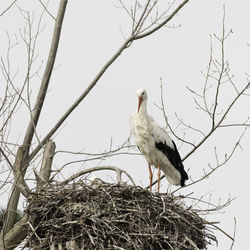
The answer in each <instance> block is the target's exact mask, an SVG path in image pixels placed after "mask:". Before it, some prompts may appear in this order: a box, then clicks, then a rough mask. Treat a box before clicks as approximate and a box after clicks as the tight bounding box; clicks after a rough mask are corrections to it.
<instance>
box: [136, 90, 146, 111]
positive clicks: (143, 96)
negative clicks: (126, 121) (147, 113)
mask: <svg viewBox="0 0 250 250" xmlns="http://www.w3.org/2000/svg"><path fill="white" fill-rule="evenodd" d="M136 94H137V96H138V110H137V112H138V113H139V110H140V107H141V104H142V102H143V101H145V100H146V99H147V91H146V90H145V89H138V90H137V91H136Z"/></svg>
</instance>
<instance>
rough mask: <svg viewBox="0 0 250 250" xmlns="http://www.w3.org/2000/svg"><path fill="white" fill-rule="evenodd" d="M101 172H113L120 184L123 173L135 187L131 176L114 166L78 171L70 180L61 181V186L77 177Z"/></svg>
mask: <svg viewBox="0 0 250 250" xmlns="http://www.w3.org/2000/svg"><path fill="white" fill-rule="evenodd" d="M102 170H112V171H115V172H116V174H117V181H118V183H120V182H121V175H122V173H124V174H125V175H126V176H127V177H128V178H129V180H130V181H131V182H132V183H133V185H134V186H135V182H134V180H133V178H132V177H131V175H130V174H129V173H128V172H126V171H125V170H123V169H120V168H118V167H114V166H99V167H93V168H88V169H85V170H83V171H80V172H79V173H76V174H74V175H72V176H71V177H70V178H68V179H66V180H65V181H63V182H62V184H67V183H69V182H71V181H73V180H75V179H76V178H78V177H80V176H82V175H85V174H88V173H92V172H95V171H102Z"/></svg>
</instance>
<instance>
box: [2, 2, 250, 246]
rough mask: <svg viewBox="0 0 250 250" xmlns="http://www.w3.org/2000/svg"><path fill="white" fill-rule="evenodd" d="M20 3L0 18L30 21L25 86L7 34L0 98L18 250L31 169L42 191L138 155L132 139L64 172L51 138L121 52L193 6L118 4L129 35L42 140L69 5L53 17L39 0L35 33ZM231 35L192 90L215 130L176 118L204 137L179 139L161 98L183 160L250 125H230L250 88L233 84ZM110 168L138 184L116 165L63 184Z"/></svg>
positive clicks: (6, 232) (12, 241)
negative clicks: (227, 89)
mask: <svg viewBox="0 0 250 250" xmlns="http://www.w3.org/2000/svg"><path fill="white" fill-rule="evenodd" d="M16 2H17V1H13V2H12V3H11V4H10V5H9V6H7V7H6V8H5V9H4V10H3V11H2V13H1V14H0V17H1V16H2V15H6V14H8V11H9V10H10V9H11V8H16V10H17V11H20V14H21V15H22V16H23V18H24V19H25V21H26V27H25V28H24V30H23V32H20V37H21V41H22V42H23V43H24V44H25V46H26V51H27V68H26V74H25V77H24V79H23V81H22V84H21V86H20V85H17V84H16V75H17V72H13V71H12V68H11V59H10V54H11V52H12V50H13V48H15V46H18V44H19V43H20V41H19V39H18V38H17V37H15V40H14V42H13V41H12V40H11V39H10V36H9V34H7V37H8V38H9V46H8V50H7V53H6V59H3V58H2V57H1V70H2V75H3V77H4V79H5V89H4V91H3V92H2V93H3V94H2V95H1V99H0V117H1V121H2V122H1V127H0V137H1V145H0V164H1V166H3V167H2V168H1V172H0V175H1V176H3V178H2V181H1V182H0V187H1V190H3V189H4V190H8V189H9V187H10V186H11V190H8V191H9V193H10V195H9V200H8V204H7V212H6V215H5V218H4V223H3V227H2V230H1V239H0V249H13V248H14V247H16V246H17V245H19V244H20V242H22V241H23V240H24V239H25V237H26V236H27V234H26V231H25V230H24V229H25V228H27V227H28V226H29V225H28V224H27V214H24V215H23V217H22V219H21V220H20V221H19V222H17V223H16V221H15V217H16V212H17V207H18V204H19V202H20V194H22V195H23V196H24V197H27V196H28V195H29V194H30V193H31V192H32V191H31V185H29V182H28V177H27V171H28V170H31V168H32V166H33V165H34V162H36V164H37V165H38V166H39V168H37V169H34V171H33V172H34V175H35V179H36V184H35V188H41V187H43V185H45V184H46V183H48V182H50V181H53V180H54V179H55V176H57V175H58V174H59V173H60V172H61V170H62V169H63V168H64V167H66V166H67V165H69V164H72V163H74V162H77V163H79V162H87V161H89V160H97V159H103V158H107V157H111V156H114V155H119V154H138V152H135V151H132V150H131V148H133V145H131V143H130V140H129V139H128V140H126V141H125V142H124V144H122V145H121V146H119V147H118V148H115V149H114V148H113V147H112V145H111V146H110V149H109V150H105V151H104V152H103V153H94V154H91V153H86V152H75V153H73V152H63V153H70V154H77V155H81V156H82V160H80V161H79V160H77V161H71V162H69V163H65V164H64V165H63V166H62V167H61V168H60V169H58V170H53V169H52V160H53V156H54V155H55V154H57V153H62V151H61V150H60V149H59V150H58V151H57V152H55V143H54V142H53V141H52V140H51V138H52V137H53V136H54V135H55V133H56V132H57V131H58V129H59V128H60V127H61V125H62V124H63V122H64V121H65V120H66V119H67V118H68V117H69V115H70V114H71V113H72V112H73V111H74V110H75V108H76V107H77V106H78V105H79V104H80V103H81V102H82V101H83V100H84V99H85V97H86V96H87V95H88V94H89V93H90V92H91V91H92V90H93V88H94V87H95V86H96V85H97V83H98V81H99V80H100V79H101V77H102V76H103V75H104V73H105V72H106V70H107V69H108V68H109V67H110V66H111V65H112V64H113V63H114V62H115V61H116V59H117V58H118V57H119V56H120V55H121V54H122V52H124V50H126V49H128V48H129V47H130V46H131V45H132V44H133V43H134V42H136V41H137V40H139V39H143V38H145V37H148V36H150V35H152V34H154V33H155V32H157V31H158V30H159V29H162V28H164V27H166V26H167V25H168V24H169V22H170V21H171V20H172V19H173V18H174V17H175V16H176V14H177V13H179V12H180V10H181V9H182V8H184V6H185V5H186V4H187V3H188V0H184V1H170V2H169V3H167V4H166V3H165V2H164V1H153V0H147V1H137V0H135V1H133V4H131V3H130V4H129V5H127V3H126V2H125V1H120V0H119V1H118V3H119V7H121V8H122V10H124V11H125V12H126V13H127V14H128V16H129V17H130V20H131V29H130V32H129V34H128V35H126V36H125V35H124V42H123V43H122V44H121V46H120V48H118V49H117V51H116V52H115V53H114V54H113V55H112V56H111V57H110V59H109V60H108V61H107V62H106V63H105V64H104V65H103V67H102V68H101V69H100V70H99V72H98V73H97V74H96V76H95V77H94V79H93V80H92V81H91V82H90V83H89V85H88V86H87V88H86V89H85V90H84V91H83V92H82V93H81V94H80V96H79V97H78V98H77V99H76V100H75V102H74V103H73V104H72V105H71V106H70V107H69V108H68V109H67V110H66V111H65V113H64V114H63V115H62V117H61V118H60V119H59V120H58V121H57V122H56V123H55V124H54V125H53V126H51V128H50V130H49V132H48V133H47V134H46V135H45V136H44V137H43V138H42V139H40V136H41V135H38V133H37V131H36V129H37V124H38V123H39V118H40V114H41V111H42V110H43V109H44V102H45V100H46V94H47V92H48V86H49V84H50V78H51V74H52V73H53V68H54V62H55V59H56V55H57V49H58V44H59V40H60V35H61V29H62V25H63V20H64V14H65V11H66V7H67V2H68V1H67V0H61V1H60V5H59V7H58V12H57V16H56V17H54V16H53V15H52V14H51V12H50V10H49V9H48V8H47V6H46V4H45V3H44V2H42V1H40V0H39V3H40V4H41V6H42V8H43V10H42V12H41V15H40V17H39V19H38V22H37V23H38V24H37V27H36V30H35V32H34V31H33V26H34V16H33V15H32V14H31V13H29V12H27V11H25V10H23V9H22V8H21V7H19V6H18V5H17V3H16ZM45 15H48V16H49V18H51V19H52V20H53V21H54V32H53V36H52V41H51V45H50V51H49V55H48V59H47V62H46V66H45V69H44V73H43V76H42V79H41V83H40V89H39V90H38V92H37V97H36V98H35V103H34V105H33V104H32V101H31V98H30V97H31V90H32V89H31V86H30V81H31V79H32V77H33V76H34V75H37V74H38V72H39V71H40V67H41V65H38V69H37V68H36V69H35V70H34V69H33V66H34V63H35V61H36V57H37V54H36V45H37V40H38V39H39V34H40V33H41V32H42V31H43V25H42V19H43V17H44V16H45ZM223 22H224V21H223ZM229 34H230V32H229V33H227V32H226V31H225V26H224V23H223V32H222V35H221V37H217V36H215V39H217V40H218V41H219V43H220V45H221V55H220V60H215V59H214V56H213V50H212V47H211V54H210V60H209V65H208V68H207V72H206V73H205V74H204V77H205V81H204V86H203V91H202V93H199V92H198V91H196V90H191V89H189V90H190V92H191V93H192V94H193V95H194V96H195V102H196V105H197V107H198V108H199V109H200V110H201V111H202V112H205V113H206V114H207V115H208V117H209V119H210V121H211V127H210V129H209V130H208V131H203V130H201V129H199V128H195V126H190V125H188V124H186V123H185V122H184V121H183V120H182V119H181V118H179V117H177V118H178V120H179V124H180V126H183V127H186V128H188V129H190V130H192V131H195V132H197V133H199V134H200V135H201V139H200V141H197V142H195V143H194V142H191V141H188V140H186V139H185V137H183V136H182V135H179V134H178V133H177V132H176V130H175V129H174V128H173V127H172V126H171V124H170V123H169V122H168V120H167V115H166V109H165V107H164V102H163V100H164V98H163V94H162V99H161V104H162V105H161V107H160V108H161V109H162V111H163V115H164V117H165V120H166V124H167V126H168V128H169V129H170V131H171V132H172V133H173V135H174V136H175V137H176V138H177V139H179V140H180V141H181V142H182V143H185V144H187V145H189V146H190V152H189V153H188V154H187V155H186V156H185V157H184V159H183V160H185V159H186V158H187V157H189V156H190V155H192V154H193V153H194V152H195V151H196V150H197V149H198V148H199V147H201V146H202V145H203V144H204V143H205V142H206V140H207V139H208V138H209V137H210V136H211V135H212V134H213V132H214V131H215V130H218V129H222V128H223V129H224V128H226V127H229V126H230V127H233V126H234V127H244V128H245V127H247V126H249V123H248V120H246V121H244V122H240V123H238V122H237V123H226V117H227V114H228V113H229V112H230V111H231V109H232V107H233V106H234V105H235V103H236V102H237V100H238V99H239V98H241V97H242V96H243V95H245V92H246V91H247V89H248V87H249V81H248V82H247V83H246V85H245V86H244V87H243V88H242V89H238V88H237V85H236V84H235V83H234V82H233V78H232V75H231V73H230V70H229V64H228V62H227V61H226V58H225V51H224V50H225V49H224V43H225V40H226V39H227V37H228V36H229ZM210 81H213V83H210ZM225 82H228V83H229V84H230V86H231V87H232V89H233V91H234V93H235V97H234V98H233V99H232V100H231V103H230V104H229V105H228V106H227V107H226V108H224V111H223V112H220V96H221V89H222V86H223V85H224V83H225ZM211 84H212V85H211ZM210 85H211V86H213V88H214V90H215V91H214V96H213V98H212V99H211V98H210V97H209V98H208V95H207V93H208V91H210V90H211V88H210ZM211 100H212V101H211ZM23 107H25V108H26V109H27V110H28V111H29V121H28V125H27V128H26V129H25V134H24V138H23V140H22V143H20V144H17V143H13V142H11V140H10V138H9V137H10V134H11V132H12V124H11V122H12V117H13V114H15V113H16V112H22V111H23ZM243 135H244V133H243V134H241V135H240V136H239V139H238V140H237V142H236V143H235V146H233V147H232V151H231V152H230V153H229V154H228V156H227V157H225V159H224V161H222V162H220V161H219V157H218V156H217V153H216V149H215V156H216V159H217V166H214V167H211V169H210V170H209V171H208V172H205V173H204V176H202V177H201V178H200V179H199V180H193V181H192V182H191V183H190V184H189V185H194V184H195V183H197V182H199V181H202V180H203V179H204V178H206V177H207V176H208V175H210V174H212V173H213V172H214V171H215V170H216V169H217V168H219V167H221V166H223V165H225V164H226V163H227V162H228V160H229V159H230V158H231V156H232V155H233V154H234V152H235V149H236V148H237V147H238V146H239V144H240V141H241V138H242V136H243ZM42 149H43V154H42V153H41V152H40V151H42ZM38 169H39V170H38ZM105 169H106V170H111V171H115V172H116V173H117V182H118V183H119V182H121V175H122V173H123V174H124V175H126V176H127V178H128V179H130V181H131V182H132V183H133V184H134V181H133V179H132V177H131V176H130V175H129V174H128V173H127V172H126V171H124V170H121V169H119V168H117V167H114V166H102V167H96V168H91V169H86V170H84V171H81V172H79V173H77V174H75V175H73V176H71V177H69V178H68V179H66V180H64V183H68V182H70V181H73V180H74V179H76V178H79V177H81V176H83V175H86V174H87V173H90V172H93V171H100V170H105ZM52 173H53V174H52ZM32 188H33V187H32ZM177 190H178V189H177ZM177 190H175V191H174V192H176V191H177ZM217 209H218V207H217Z"/></svg>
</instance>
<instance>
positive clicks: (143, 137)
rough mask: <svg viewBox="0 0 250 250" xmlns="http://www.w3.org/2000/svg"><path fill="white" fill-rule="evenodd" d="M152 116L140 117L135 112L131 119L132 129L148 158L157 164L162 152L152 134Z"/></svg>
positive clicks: (138, 144) (153, 163) (150, 161)
mask: <svg viewBox="0 0 250 250" xmlns="http://www.w3.org/2000/svg"><path fill="white" fill-rule="evenodd" d="M150 119H151V118H150V117H149V116H147V117H145V118H144V117H140V116H139V115H138V114H137V113H135V114H134V115H133V116H132V117H131V119H130V125H131V131H132V134H133V137H134V140H135V143H136V145H137V146H138V147H139V149H140V151H141V152H142V154H144V156H145V158H146V160H147V161H148V162H149V163H150V164H152V165H155V166H157V162H159V157H160V156H161V152H160V151H159V152H158V150H156V148H155V140H154V137H153V135H152V127H151V122H152V121H151V120H150Z"/></svg>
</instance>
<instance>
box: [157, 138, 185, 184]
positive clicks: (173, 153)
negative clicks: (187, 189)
mask: <svg viewBox="0 0 250 250" xmlns="http://www.w3.org/2000/svg"><path fill="white" fill-rule="evenodd" d="M172 142H173V145H174V149H172V148H171V147H169V146H168V145H167V144H166V142H164V143H163V142H155V146H156V148H157V149H159V150H160V151H161V152H162V153H163V154H164V155H165V156H166V157H167V158H168V160H169V161H170V163H171V164H172V165H173V166H174V167H175V168H176V169H177V170H178V171H179V172H180V174H181V186H182V187H183V186H184V185H185V180H188V175H187V173H186V171H185V170H184V166H183V164H182V161H181V157H180V154H179V152H178V150H177V147H176V145H175V143H174V141H172Z"/></svg>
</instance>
